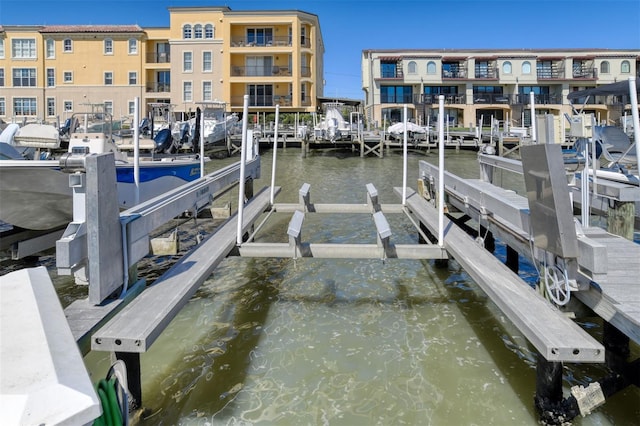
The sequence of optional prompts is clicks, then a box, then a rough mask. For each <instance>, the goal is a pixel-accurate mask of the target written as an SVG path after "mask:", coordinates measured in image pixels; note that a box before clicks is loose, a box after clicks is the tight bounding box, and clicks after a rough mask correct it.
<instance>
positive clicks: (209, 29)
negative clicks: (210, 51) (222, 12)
mask: <svg viewBox="0 0 640 426" xmlns="http://www.w3.org/2000/svg"><path fill="white" fill-rule="evenodd" d="M204 38H213V25H211V24H207V25H205V26H204Z"/></svg>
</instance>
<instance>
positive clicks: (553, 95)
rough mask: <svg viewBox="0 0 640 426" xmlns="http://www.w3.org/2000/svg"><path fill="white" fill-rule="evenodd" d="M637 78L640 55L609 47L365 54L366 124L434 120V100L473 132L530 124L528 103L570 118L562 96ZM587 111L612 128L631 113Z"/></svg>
mask: <svg viewBox="0 0 640 426" xmlns="http://www.w3.org/2000/svg"><path fill="white" fill-rule="evenodd" d="M638 76H640V50H613V49H561V48H560V49H553V50H551V49H542V50H529V49H513V50H508V49H503V50H480V49H469V50H465V49H459V50H453V49H439V50H422V49H419V50H394V49H382V50H364V51H363V52H362V89H363V90H364V92H365V107H364V109H365V114H366V116H367V118H368V120H369V122H370V123H373V124H374V125H377V126H384V125H385V123H387V124H389V123H390V122H396V121H401V120H402V114H403V109H404V105H405V104H406V105H407V108H408V115H409V118H410V119H412V120H413V121H415V122H416V123H418V124H421V125H427V124H431V123H433V122H434V120H436V119H437V114H438V102H439V95H443V96H444V102H445V114H446V117H447V119H448V122H449V124H450V125H451V126H457V127H470V126H477V125H478V124H479V123H480V122H482V123H483V124H484V125H485V126H486V125H488V124H489V123H490V121H491V119H492V118H493V119H495V120H501V121H508V122H509V123H510V124H511V125H515V126H528V125H529V123H530V121H531V114H530V98H531V93H533V95H534V102H535V104H536V113H537V114H545V113H547V114H553V115H559V116H562V115H564V114H565V113H568V114H571V113H572V106H571V104H570V103H569V101H568V100H567V95H568V94H569V93H570V92H573V91H576V90H582V89H586V88H592V87H596V86H600V85H603V84H609V83H614V82H619V81H623V80H628V79H629V77H638ZM585 101H586V104H585V109H584V111H585V112H592V113H594V114H595V115H596V117H597V118H598V119H599V120H600V121H601V122H607V123H609V124H615V123H616V122H619V121H620V119H621V117H623V116H624V114H625V112H629V111H630V110H629V108H630V105H629V98H628V97H596V98H591V99H587V100H585Z"/></svg>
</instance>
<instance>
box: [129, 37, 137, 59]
mask: <svg viewBox="0 0 640 426" xmlns="http://www.w3.org/2000/svg"><path fill="white" fill-rule="evenodd" d="M136 54H138V40H136V39H135V38H130V39H129V55H136Z"/></svg>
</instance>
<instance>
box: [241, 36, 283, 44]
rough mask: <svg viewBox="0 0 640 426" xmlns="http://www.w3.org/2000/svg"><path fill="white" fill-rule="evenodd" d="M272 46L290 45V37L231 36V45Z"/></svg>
mask: <svg viewBox="0 0 640 426" xmlns="http://www.w3.org/2000/svg"><path fill="white" fill-rule="evenodd" d="M274 46H276V47H277V46H282V47H284V46H291V38H290V37H289V36H282V37H269V36H265V37H257V38H249V37H232V38H231V47H274Z"/></svg>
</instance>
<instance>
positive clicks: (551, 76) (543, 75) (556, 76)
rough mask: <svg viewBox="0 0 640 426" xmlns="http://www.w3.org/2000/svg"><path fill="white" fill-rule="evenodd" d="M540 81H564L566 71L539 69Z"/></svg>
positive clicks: (537, 72)
mask: <svg viewBox="0 0 640 426" xmlns="http://www.w3.org/2000/svg"><path fill="white" fill-rule="evenodd" d="M536 75H537V77H538V80H564V78H565V77H564V70H558V69H552V68H539V69H538V70H537V71H536Z"/></svg>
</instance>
